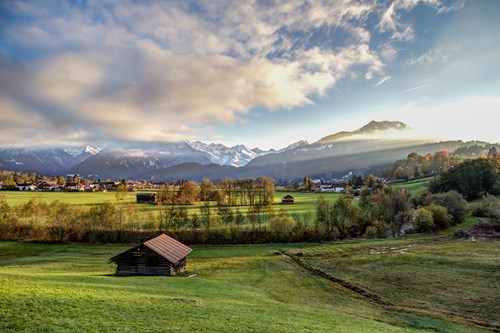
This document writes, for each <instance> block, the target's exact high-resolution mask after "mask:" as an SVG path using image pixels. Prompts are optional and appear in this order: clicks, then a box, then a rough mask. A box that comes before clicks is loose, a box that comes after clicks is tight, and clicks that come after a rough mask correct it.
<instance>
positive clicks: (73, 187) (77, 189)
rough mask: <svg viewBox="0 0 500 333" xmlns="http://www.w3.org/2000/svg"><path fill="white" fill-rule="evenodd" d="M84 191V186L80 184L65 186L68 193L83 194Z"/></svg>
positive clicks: (67, 184)
mask: <svg viewBox="0 0 500 333" xmlns="http://www.w3.org/2000/svg"><path fill="white" fill-rule="evenodd" d="M84 189H85V188H84V186H83V185H82V184H79V183H66V185H65V186H64V190H65V191H66V192H83V191H84Z"/></svg>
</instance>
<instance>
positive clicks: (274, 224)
mask: <svg viewBox="0 0 500 333" xmlns="http://www.w3.org/2000/svg"><path fill="white" fill-rule="evenodd" d="M294 224H295V221H294V219H293V217H291V216H289V215H288V214H287V213H285V212H280V213H279V214H278V215H277V216H275V217H273V218H272V219H271V222H270V226H271V231H272V232H274V233H275V234H276V235H278V236H279V237H281V238H282V239H284V238H285V237H286V236H287V235H288V234H289V233H290V232H291V231H292V228H293V225H294Z"/></svg>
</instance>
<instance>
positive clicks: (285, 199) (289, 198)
mask: <svg viewBox="0 0 500 333" xmlns="http://www.w3.org/2000/svg"><path fill="white" fill-rule="evenodd" d="M294 201H295V200H294V198H293V197H292V196H291V195H290V194H287V195H285V196H284V197H283V198H281V203H282V204H293V203H294Z"/></svg>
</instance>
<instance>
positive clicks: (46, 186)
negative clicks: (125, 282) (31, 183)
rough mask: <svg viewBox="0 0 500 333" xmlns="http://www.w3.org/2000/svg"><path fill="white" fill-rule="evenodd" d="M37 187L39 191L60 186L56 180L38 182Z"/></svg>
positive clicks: (52, 189)
mask: <svg viewBox="0 0 500 333" xmlns="http://www.w3.org/2000/svg"><path fill="white" fill-rule="evenodd" d="M37 188H38V190H39V191H54V190H55V189H56V188H59V184H57V183H56V182H47V181H44V180H43V181H40V182H38V184H37Z"/></svg>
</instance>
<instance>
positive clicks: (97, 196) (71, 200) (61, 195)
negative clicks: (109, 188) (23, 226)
mask: <svg viewBox="0 0 500 333" xmlns="http://www.w3.org/2000/svg"><path fill="white" fill-rule="evenodd" d="M32 198H37V199H40V200H41V201H43V202H46V203H51V202H53V201H60V202H63V203H67V204H74V205H91V204H102V203H104V202H106V201H116V192H29V191H26V192H24V191H2V192H0V199H4V200H5V201H6V202H7V203H8V204H9V205H20V204H23V203H25V202H27V201H28V200H30V199H32ZM124 201H125V202H135V193H133V192H128V193H127V194H126V197H125V200H124Z"/></svg>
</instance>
